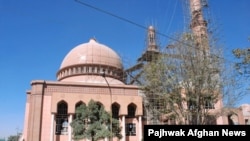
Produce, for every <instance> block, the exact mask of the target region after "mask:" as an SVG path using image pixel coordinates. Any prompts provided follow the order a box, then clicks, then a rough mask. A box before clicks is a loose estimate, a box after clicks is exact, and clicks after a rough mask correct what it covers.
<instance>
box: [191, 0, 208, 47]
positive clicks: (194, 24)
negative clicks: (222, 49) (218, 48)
mask: <svg viewBox="0 0 250 141" xmlns="http://www.w3.org/2000/svg"><path fill="white" fill-rule="evenodd" d="M189 1H190V12H191V24H190V27H191V30H192V32H193V34H194V36H195V38H196V41H197V43H198V44H201V42H203V41H206V42H207V38H208V34H207V21H206V20H205V19H204V17H203V13H202V8H203V6H207V4H206V5H204V4H203V3H204V0H203V1H201V0H189ZM203 44H204V42H203ZM203 46H204V45H203ZM205 48H206V49H208V43H207V44H206V47H205Z"/></svg>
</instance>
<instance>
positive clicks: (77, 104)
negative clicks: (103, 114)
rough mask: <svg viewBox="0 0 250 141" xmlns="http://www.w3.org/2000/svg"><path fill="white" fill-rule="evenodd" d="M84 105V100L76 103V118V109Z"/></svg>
mask: <svg viewBox="0 0 250 141" xmlns="http://www.w3.org/2000/svg"><path fill="white" fill-rule="evenodd" d="M82 105H84V106H86V104H85V103H83V102H82V101H79V102H77V103H76V105H75V115H74V119H76V109H77V108H79V107H80V106H82Z"/></svg>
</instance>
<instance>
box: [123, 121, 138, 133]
mask: <svg viewBox="0 0 250 141" xmlns="http://www.w3.org/2000/svg"><path fill="white" fill-rule="evenodd" d="M125 128H126V129H125V130H126V136H135V135H136V127H135V123H127V124H126V127H125Z"/></svg>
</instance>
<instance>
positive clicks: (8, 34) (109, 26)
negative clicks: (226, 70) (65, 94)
mask: <svg viewBox="0 0 250 141" xmlns="http://www.w3.org/2000/svg"><path fill="white" fill-rule="evenodd" d="M79 1H80V2H77V1H75V0H42V1H41V0H22V1H20V0H0V66H1V69H0V74H1V79H0V100H1V101H0V112H1V116H0V139H1V138H7V137H8V136H9V135H15V134H16V133H17V132H22V130H23V124H24V114H25V102H26V91H27V90H29V89H30V88H31V87H30V82H31V81H32V80H53V81H56V73H57V71H58V70H59V68H60V65H61V62H62V60H63V59H64V57H65V56H66V54H67V53H68V52H69V51H70V50H71V49H73V48H74V47H75V46H77V45H79V44H81V43H86V42H88V41H89V39H90V38H96V40H97V41H98V42H99V43H101V44H104V45H107V46H109V47H110V48H112V49H113V50H114V51H116V52H117V53H118V54H119V55H120V57H121V59H122V62H123V65H124V67H125V68H126V67H129V66H132V65H134V64H135V62H136V59H137V58H138V57H139V56H140V55H141V54H142V52H143V51H144V50H145V37H146V29H145V28H144V27H148V26H149V25H153V26H155V27H156V29H157V31H158V32H160V33H163V34H164V35H167V36H166V37H163V36H160V35H159V36H158V39H159V42H160V45H161V46H163V47H164V46H166V45H167V44H168V43H169V42H171V38H172V37H174V34H176V33H181V32H183V31H185V30H186V29H187V28H188V26H187V25H188V15H189V13H188V11H187V9H186V8H187V7H188V5H187V4H186V3H185V1H184V0H126V1H122V0H109V1H104V0H79ZM83 3H85V4H89V5H90V6H92V7H90V6H86V5H84V4H83ZM208 6H209V7H208V8H207V11H208V13H209V14H208V15H209V16H208V18H209V21H210V22H209V24H211V25H213V26H211V27H213V28H214V29H215V30H214V31H216V32H215V33H216V35H215V36H216V37H217V38H218V40H219V42H220V43H221V44H222V45H223V46H224V49H225V52H224V55H225V57H226V58H227V60H228V61H229V62H234V61H235V58H234V57H233V55H232V50H233V49H234V48H245V47H249V46H250V42H249V41H248V37H250V27H249V25H250V8H249V6H250V1H249V0H219V1H218V0H208ZM97 9H99V11H98V10H97ZM100 10H102V11H100ZM185 11H186V12H185ZM244 103H250V96H246V97H244V98H243V99H241V101H239V103H238V104H239V105H240V104H244Z"/></svg>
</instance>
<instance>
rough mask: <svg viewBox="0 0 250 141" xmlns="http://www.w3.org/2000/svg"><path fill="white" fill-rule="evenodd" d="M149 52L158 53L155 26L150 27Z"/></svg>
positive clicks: (148, 37)
mask: <svg viewBox="0 0 250 141" xmlns="http://www.w3.org/2000/svg"><path fill="white" fill-rule="evenodd" d="M147 50H148V51H158V47H157V44H156V35H155V29H154V27H153V26H149V27H148V36H147Z"/></svg>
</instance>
